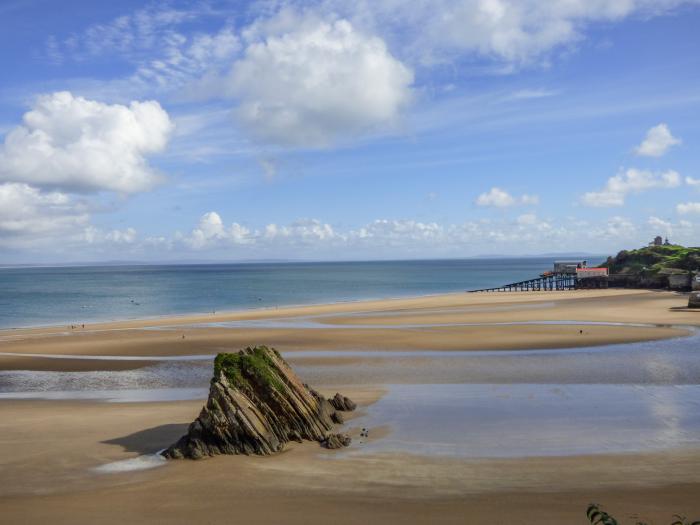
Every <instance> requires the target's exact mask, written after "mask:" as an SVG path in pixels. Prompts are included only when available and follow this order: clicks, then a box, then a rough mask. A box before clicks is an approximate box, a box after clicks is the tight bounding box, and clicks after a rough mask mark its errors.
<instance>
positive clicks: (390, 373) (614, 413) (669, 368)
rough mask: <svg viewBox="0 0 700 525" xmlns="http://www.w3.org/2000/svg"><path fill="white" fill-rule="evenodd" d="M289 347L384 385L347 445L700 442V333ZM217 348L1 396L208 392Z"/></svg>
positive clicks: (8, 375)
mask: <svg viewBox="0 0 700 525" xmlns="http://www.w3.org/2000/svg"><path fill="white" fill-rule="evenodd" d="M222 350H223V349H222ZM77 357H80V358H81V359H82V358H84V357H83V356H76V358H77ZM284 357H285V358H286V359H287V360H288V361H289V362H290V363H291V365H292V366H293V367H294V369H295V370H296V371H297V372H298V373H299V374H300V376H301V377H302V378H303V379H304V380H305V381H308V382H309V383H310V384H313V385H315V386H318V387H319V388H323V386H324V385H334V386H336V385H337V386H339V385H353V386H362V385H365V386H379V385H381V386H383V387H384V388H385V389H386V391H387V393H386V395H385V396H384V397H382V398H381V399H380V400H379V401H378V402H376V403H375V404H373V405H371V406H370V407H369V408H368V409H367V412H366V414H365V415H363V416H361V418H360V419H358V420H355V421H353V422H352V425H353V426H358V425H359V426H364V427H367V428H370V429H371V428H374V427H377V426H382V425H388V426H389V434H388V435H387V436H386V437H383V438H382V439H379V440H373V441H372V442H370V443H362V444H361V443H359V442H356V443H355V444H354V445H353V446H352V447H351V449H350V450H349V451H348V453H361V452H363V451H364V452H411V453H417V454H430V455H446V456H459V457H513V456H536V455H571V454H588V453H608V452H635V451H644V450H663V449H670V448H678V447H687V446H700V333H698V332H693V334H692V335H690V336H688V337H681V338H675V339H667V340H661V341H649V342H641V343H629V344H617V345H607V346H598V347H589V348H574V349H571V348H566V349H564V348H562V349H546V350H507V351H467V352H460V351H451V352H446V351H436V352H431V351H415V352H409V351H398V352H397V351H380V352H372V351H297V352H286V353H284ZM62 358H70V357H69V356H62ZM101 359H109V357H108V356H102V357H101ZM115 359H119V360H129V359H131V360H139V359H147V357H146V356H141V357H136V358H134V357H122V358H117V357H115ZM212 359H213V356H166V357H165V358H164V359H161V358H155V359H153V360H154V361H159V362H157V363H155V364H151V365H149V366H146V367H142V368H138V369H135V370H125V371H110V372H107V371H91V372H41V371H0V400H3V399H82V400H100V401H108V402H147V401H179V400H187V399H205V398H206V395H207V390H208V383H209V380H210V377H211V361H212Z"/></svg>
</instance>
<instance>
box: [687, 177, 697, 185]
mask: <svg viewBox="0 0 700 525" xmlns="http://www.w3.org/2000/svg"><path fill="white" fill-rule="evenodd" d="M685 183H686V184H687V185H688V186H695V187H699V186H700V179H694V178H693V177H686V178H685Z"/></svg>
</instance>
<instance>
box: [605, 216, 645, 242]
mask: <svg viewBox="0 0 700 525" xmlns="http://www.w3.org/2000/svg"><path fill="white" fill-rule="evenodd" d="M636 234H637V227H636V226H635V225H634V223H633V222H632V221H630V220H629V219H628V218H626V217H620V216H615V217H611V218H610V219H608V220H607V222H606V223H605V224H604V225H603V226H602V227H601V228H598V229H596V230H595V235H596V236H599V237H601V238H604V239H613V240H626V239H630V238H633V237H634V236H635V235H636Z"/></svg>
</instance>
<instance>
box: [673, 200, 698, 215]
mask: <svg viewBox="0 0 700 525" xmlns="http://www.w3.org/2000/svg"><path fill="white" fill-rule="evenodd" d="M676 211H677V212H678V213H680V214H681V215H689V214H696V213H700V202H683V203H681V204H678V205H677V206H676Z"/></svg>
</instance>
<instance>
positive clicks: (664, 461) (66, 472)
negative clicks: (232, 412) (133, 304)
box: [0, 290, 700, 524]
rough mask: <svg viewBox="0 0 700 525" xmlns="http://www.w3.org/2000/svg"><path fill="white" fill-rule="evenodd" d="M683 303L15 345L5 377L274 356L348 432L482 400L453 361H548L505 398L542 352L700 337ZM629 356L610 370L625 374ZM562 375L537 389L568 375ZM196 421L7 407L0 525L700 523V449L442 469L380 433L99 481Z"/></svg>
mask: <svg viewBox="0 0 700 525" xmlns="http://www.w3.org/2000/svg"><path fill="white" fill-rule="evenodd" d="M686 304H687V296H684V295H682V294H675V293H671V292H650V291H639V290H591V291H569V292H542V293H534V292H531V293H530V292H529V293H502V294H497V293H493V294H465V293H462V294H450V295H443V296H429V297H420V298H410V299H397V300H382V301H368V302H357V303H339V304H331V305H318V306H304V307H294V308H279V309H265V310H250V311H242V312H228V313H219V312H217V313H216V314H208V315H192V316H183V317H172V318H158V319H148V320H138V321H123V322H113V323H101V324H94V325H93V324H89V325H86V326H85V328H83V327H82V326H80V327H79V328H74V329H71V328H70V327H66V326H60V327H41V328H33V329H17V330H4V331H2V332H0V370H4V371H35V372H37V373H49V374H50V373H53V372H61V373H72V372H81V373H86V374H90V373H92V374H93V375H94V377H96V378H98V380H99V378H101V377H106V376H101V375H99V374H103V373H106V372H109V373H124V374H127V373H134V372H139V371H140V370H150V369H151V368H152V367H154V366H157V365H158V364H159V363H161V364H162V361H161V360H160V359H162V358H164V357H177V356H184V357H185V358H191V357H192V356H208V355H213V354H216V353H217V352H221V351H233V350H236V349H237V348H240V347H242V346H247V345H254V344H268V345H272V346H275V347H276V348H278V349H279V350H280V351H282V352H283V354H284V355H285V357H286V358H287V359H288V360H289V361H290V363H291V364H292V366H294V367H295V368H297V367H298V368H299V371H300V373H301V374H302V377H305V378H306V377H309V381H310V382H313V384H314V386H318V388H319V389H320V390H321V391H322V392H323V393H325V394H333V393H334V392H336V391H338V390H339V391H342V392H343V393H345V394H346V395H348V396H350V397H352V398H353V399H355V400H356V401H357V402H358V404H359V406H360V409H359V411H358V413H357V414H355V415H354V416H353V418H362V417H365V415H366V414H367V413H368V411H369V412H371V411H372V410H373V407H375V406H378V403H380V400H382V399H389V398H390V397H391V396H388V395H387V388H390V387H389V386H388V385H393V384H405V385H407V386H408V387H410V386H411V385H414V384H415V385H419V384H421V383H429V384H438V383H443V382H444V383H461V382H465V383H469V384H478V383H479V378H480V377H482V376H483V377H484V379H482V380H481V381H482V382H488V381H487V379H486V378H485V377H486V376H485V375H484V373H485V372H484V371H487V370H489V368H488V367H490V366H491V365H490V364H479V363H480V362H478V361H474V362H472V361H465V363H466V364H465V365H464V366H463V368H459V367H458V366H456V365H453V364H451V363H453V361H449V359H450V357H449V355H450V353H455V354H460V355H461V354H465V353H467V352H473V353H474V355H475V356H480V355H481V354H484V353H485V355H484V357H483V359H492V360H495V359H498V355H500V354H503V355H504V356H510V355H511V354H512V353H513V351H519V350H534V349H537V350H538V351H539V350H541V351H542V352H541V353H538V354H537V356H536V357H537V359H538V361H537V362H536V366H533V367H532V368H525V367H523V368H522V370H519V369H518V368H517V367H516V368H515V369H514V370H512V369H510V368H509V369H507V370H506V372H503V374H506V373H507V374H509V375H508V377H509V378H510V379H507V380H502V379H499V381H498V382H499V384H501V383H503V384H506V383H508V382H512V383H514V384H516V386H517V383H519V382H522V383H530V382H533V383H534V382H535V380H534V379H532V378H533V377H535V375H536V374H537V370H535V368H537V367H539V368H546V367H547V366H548V363H550V361H548V360H547V359H548V358H547V352H552V355H553V356H554V355H556V356H565V355H566V350H565V349H566V348H586V349H590V348H592V347H600V348H601V349H602V350H600V351H599V352H598V354H600V355H601V359H604V358H605V356H606V353H607V346H604V345H610V344H617V343H633V342H643V341H659V342H661V341H666V340H669V339H671V338H677V337H683V336H687V335H688V334H689V333H690V332H689V330H688V328H684V327H689V326H696V325H698V324H700V315H699V314H698V313H696V312H693V311H689V310H687V309H686V308H685V305H686ZM618 323H619V324H618ZM644 348H646V347H644ZM586 351H587V352H592V350H586ZM391 352H400V353H402V361H401V363H400V364H399V365H396V366H395V365H394V364H393V363H392V358H391V354H390V353H391ZM429 352H433V353H436V354H435V355H436V356H438V357H437V358H436V360H435V361H434V362H435V363H437V364H435V365H427V364H426V363H428V361H427V360H428V359H430V355H429V354H428V353H429ZM613 353H614V352H613ZM598 354H590V355H598ZM37 355H39V356H37ZM397 355H398V354H397ZM586 355H587V356H588V355H589V354H586ZM110 356H113V357H114V358H111V357H110ZM623 357H624V356H623ZM623 357H620V358H618V361H619V362H622V363H623V364H622V365H620V364H619V363H618V364H617V365H616V366H618V367H622V368H624V359H623ZM560 358H562V357H557V359H560ZM552 359H554V358H552ZM586 359H588V360H589V361H590V359H589V358H588V357H586ZM441 360H442V361H441ZM460 362H461V361H460ZM582 362H583V363H584V365H585V366H588V364H587V361H582ZM175 363H179V361H175ZM207 363H208V362H207V361H203V362H202V370H206V369H207V368H206V367H207V366H208V364H207ZM445 363H447V364H445ZM472 363H475V364H472ZM489 363H491V361H489ZM540 363H544V365H541V364H540ZM551 363H552V367H553V368H551V369H549V370H544V371H543V373H550V374H554V375H556V374H558V373H559V372H557V369H556V366H555V361H551ZM438 364H439V365H440V366H438ZM477 365H478V366H477ZM424 366H425V367H426V368H425V369H423V367H424ZM460 366H462V365H460ZM479 366H482V367H483V368H479ZM509 366H510V365H509ZM591 366H592V365H591ZM606 366H607V365H606ZM665 366H666V368H664V369H661V368H658V367H657V368H655V369H653V370H652V371H651V372H649V373H650V374H652V375H653V374H657V375H655V376H653V377H654V378H656V379H657V380H658V381H657V382H658V383H659V384H661V385H668V388H669V389H673V388H677V386H676V385H678V384H692V383H693V381H692V378H691V379H684V378H683V376H682V374H681V372H682V370H681V371H680V372H675V375H673V376H668V377H666V376H662V375H660V374H661V372H659V370H662V372H663V371H666V372H667V371H668V369H669V366H670V365H665ZM363 371H365V372H366V373H364V372H363ZM23 373H24V372H23ZM625 373H626V372H624V371H621V372H620V377H622V378H623V379H622V380H621V381H622V382H626V383H629V385H630V386H629V388H636V387H635V386H634V385H635V384H636V382H637V381H638V378H637V376H636V375H634V374H636V373H638V374H646V373H647V371H645V370H641V371H639V372H633V371H632V372H629V377H628V376H626V375H625ZM601 374H604V371H601ZM39 377H40V378H44V376H39ZM47 377H48V376H47ZM51 377H54V376H51ZM70 377H73V376H70ZM75 377H82V376H75ZM90 377H93V376H90ZM557 377H558V376H557ZM644 377H646V376H644ZM519 378H520V379H519ZM42 380H43V381H46V379H42ZM547 381H549V382H557V381H551V378H548V379H547ZM601 381H603V380H601ZM560 382H562V383H567V382H572V383H577V384H578V383H581V384H582V385H584V386H585V384H587V383H590V382H595V380H594V379H587V378H585V377H584V378H578V377H574V378H573V379H572V378H565V377H562V378H560ZM670 391H671V392H673V390H670ZM664 392H666V390H664ZM667 405H668V403H667V404H666V405H663V407H667ZM201 406H202V400H201V399H188V400H180V401H167V402H133V403H126V402H102V401H97V400H90V399H83V400H76V399H63V400H45V399H2V398H0V450H2V451H3V452H2V453H0V481H1V483H0V513H1V515H2V517H3V519H2V521H3V522H7V523H46V522H50V523H98V522H99V523H123V522H132V523H193V522H194V523H215V522H244V523H290V524H295V523H486V522H493V523H523V524H525V523H551V524H555V523H556V524H562V523H585V522H586V520H585V516H584V511H585V506H586V505H587V504H588V503H590V502H597V503H601V504H603V505H604V506H605V508H606V509H608V510H609V511H610V512H611V513H613V514H616V515H617V516H618V517H619V518H621V519H628V518H630V517H632V516H637V517H638V519H644V520H648V521H653V522H654V523H667V522H668V523H670V521H671V516H672V515H673V514H674V513H681V514H686V515H688V516H689V517H694V518H697V517H700V503H699V502H698V498H697V497H696V495H697V493H698V492H700V448H696V447H695V446H675V447H671V448H665V447H664V446H660V447H658V448H657V449H653V450H652V449H649V450H643V451H638V450H630V451H622V452H621V451H619V450H618V449H611V450H610V451H607V452H605V453H583V454H566V455H550V456H537V455H528V456H526V457H517V456H516V457H505V456H504V457H465V456H462V457H445V456H441V455H439V454H438V455H432V454H423V453H404V452H400V451H399V452H397V451H392V450H388V449H387V450H385V449H382V448H381V445H382V442H383V441H386V440H387V437H386V436H389V435H390V434H391V432H392V428H391V427H390V426H389V425H386V426H382V425H378V426H376V427H373V428H371V429H370V430H371V433H370V435H371V438H370V439H369V440H368V442H367V443H365V444H363V445H362V446H364V447H366V451H364V452H363V450H365V449H363V448H362V447H361V446H359V445H358V447H359V448H358V449H357V450H356V452H355V453H353V451H352V450H349V451H348V452H341V453H338V452H333V451H326V450H322V449H320V448H319V447H318V445H317V444H315V443H305V444H303V445H294V446H290V447H288V449H287V450H286V451H285V452H284V453H282V454H281V455H279V456H275V457H268V458H255V457H243V456H236V457H216V458H212V459H207V460H202V461H198V462H193V461H186V460H183V461H171V462H169V463H168V464H167V465H164V466H159V467H157V468H152V469H148V470H135V471H128V472H113V473H109V474H105V473H100V472H99V470H98V471H96V470H95V469H96V468H99V467H100V466H101V465H105V464H110V463H111V462H115V461H121V460H126V459H130V458H136V457H138V456H140V455H144V454H146V455H147V454H152V453H155V452H156V451H157V450H159V449H161V448H164V447H165V446H167V445H169V444H170V443H172V442H173V441H174V440H176V439H177V438H178V437H179V436H180V435H181V434H182V433H183V432H184V431H185V429H186V425H187V424H188V423H189V422H190V421H192V420H193V419H194V418H195V417H196V415H197V413H198V411H199V409H200V408H201ZM660 406H661V405H660ZM664 417H665V418H669V417H672V415H671V416H669V415H668V414H666V415H664ZM347 428H348V431H349V432H350V434H351V435H352V436H353V437H354V438H355V440H357V441H358V442H359V426H357V424H355V423H353V420H350V421H348V422H347ZM676 437H677V436H675V435H674V436H673V439H676ZM669 439H670V438H669ZM467 441H468V438H467ZM669 442H670V441H669ZM674 443H675V441H674ZM375 445H376V446H377V447H378V448H372V447H374V446H375Z"/></svg>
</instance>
